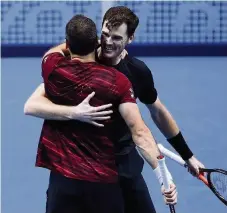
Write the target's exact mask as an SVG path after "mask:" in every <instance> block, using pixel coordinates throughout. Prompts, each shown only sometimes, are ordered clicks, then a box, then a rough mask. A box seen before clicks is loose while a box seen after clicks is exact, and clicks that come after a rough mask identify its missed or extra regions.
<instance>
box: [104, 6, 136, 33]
mask: <svg viewBox="0 0 227 213" xmlns="http://www.w3.org/2000/svg"><path fill="white" fill-rule="evenodd" d="M105 21H108V24H107V28H114V27H119V26H120V25H122V24H123V23H125V24H126V25H127V34H128V36H129V37H130V36H132V35H133V34H134V33H135V30H136V28H137V26H138V24H139V18H138V16H137V15H136V14H135V13H134V12H133V11H132V10H130V9H129V8H127V7H124V6H117V7H111V8H110V9H109V10H107V11H106V13H105V15H104V17H103V21H102V26H103V24H104V22H105Z"/></svg>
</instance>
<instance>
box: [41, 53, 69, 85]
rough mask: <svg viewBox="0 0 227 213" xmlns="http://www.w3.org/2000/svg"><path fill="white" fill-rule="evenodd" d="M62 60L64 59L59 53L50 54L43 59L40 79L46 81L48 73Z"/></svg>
mask: <svg viewBox="0 0 227 213" xmlns="http://www.w3.org/2000/svg"><path fill="white" fill-rule="evenodd" d="M64 59H65V57H64V56H63V55H62V54H61V53H59V52H55V53H50V54H48V55H46V56H45V57H44V58H43V61H42V77H43V80H44V82H46V81H47V79H48V77H49V75H50V73H51V72H52V71H53V70H54V68H55V67H56V66H57V65H58V63H59V62H60V61H62V60H64Z"/></svg>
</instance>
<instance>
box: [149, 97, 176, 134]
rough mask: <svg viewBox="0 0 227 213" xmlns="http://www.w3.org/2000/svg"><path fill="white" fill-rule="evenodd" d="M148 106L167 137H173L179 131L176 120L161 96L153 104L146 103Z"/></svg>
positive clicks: (155, 121) (154, 119)
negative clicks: (162, 101) (161, 99)
mask: <svg viewBox="0 0 227 213" xmlns="http://www.w3.org/2000/svg"><path fill="white" fill-rule="evenodd" d="M146 106H147V108H148V109H149V111H150V114H151V117H152V119H153V121H154V123H155V124H156V126H157V127H158V128H159V130H160V131H161V132H162V134H163V135H164V136H165V137H166V138H172V137H174V136H176V135H177V134H178V133H179V131H180V130H179V128H178V126H177V123H176V121H175V120H174V119H173V117H172V115H171V114H170V112H169V111H168V110H167V108H166V107H165V106H164V105H163V104H162V103H161V101H160V99H159V98H157V99H156V101H155V102H154V103H153V104H146Z"/></svg>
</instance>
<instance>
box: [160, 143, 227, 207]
mask: <svg viewBox="0 0 227 213" xmlns="http://www.w3.org/2000/svg"><path fill="white" fill-rule="evenodd" d="M158 148H159V150H160V152H161V153H162V154H164V155H165V156H167V157H169V158H170V159H172V160H174V161H175V162H177V163H179V164H180V165H182V166H184V167H186V168H187V167H188V166H187V164H186V162H185V161H184V160H183V159H182V158H181V157H180V156H179V155H177V154H175V153H173V152H172V151H170V150H168V149H166V148H165V147H164V146H163V145H162V144H158ZM200 172H201V174H200V175H199V176H198V178H199V179H200V180H201V181H203V183H205V184H206V186H208V187H209V188H210V189H211V191H212V192H213V193H214V194H215V195H216V196H217V197H218V199H219V200H220V201H222V202H223V203H224V204H225V205H226V206H227V171H225V170H223V169H200Z"/></svg>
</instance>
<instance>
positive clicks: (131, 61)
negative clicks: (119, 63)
mask: <svg viewBox="0 0 227 213" xmlns="http://www.w3.org/2000/svg"><path fill="white" fill-rule="evenodd" d="M124 60H125V61H126V62H127V63H128V64H130V65H131V66H133V67H135V68H136V70H138V71H141V70H148V69H149V68H148V67H147V65H146V64H145V63H144V62H143V61H141V60H139V59H138V58H135V57H132V56H129V55H127V56H126V58H125V59H124Z"/></svg>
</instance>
